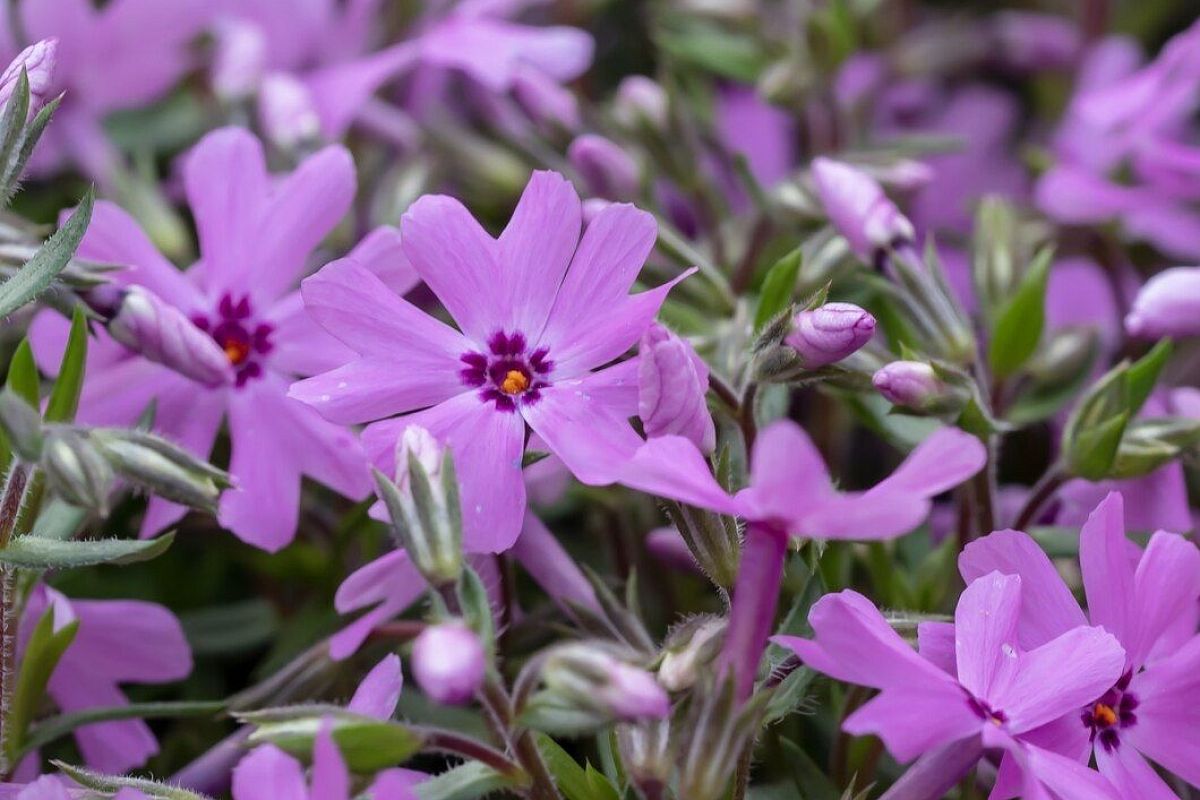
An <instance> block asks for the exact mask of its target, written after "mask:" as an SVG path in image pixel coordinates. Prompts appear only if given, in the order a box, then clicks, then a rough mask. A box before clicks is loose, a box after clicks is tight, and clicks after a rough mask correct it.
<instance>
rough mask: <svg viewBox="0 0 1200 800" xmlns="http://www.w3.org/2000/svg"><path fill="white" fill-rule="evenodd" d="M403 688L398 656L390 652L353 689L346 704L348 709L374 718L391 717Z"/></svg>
mask: <svg viewBox="0 0 1200 800" xmlns="http://www.w3.org/2000/svg"><path fill="white" fill-rule="evenodd" d="M403 688H404V675H403V673H401V671H400V656H398V655H396V654H395V653H390V654H389V655H386V656H384V657H383V660H382V661H380V662H379V663H378V664H376V665H375V666H374V668H372V669H371V671H370V672H368V673H367V677H365V678H363V681H362V683H360V684H359V685H358V688H357V689H355V690H354V696H353V697H351V698H350V702H349V703H348V704H347V705H346V707H347V708H348V709H350V710H351V711H354V712H356V713H359V714H365V715H367V716H368V717H375V718H376V719H391V718H392V714H394V713H395V712H396V704H397V703H399V702H400V690H401V689H403Z"/></svg>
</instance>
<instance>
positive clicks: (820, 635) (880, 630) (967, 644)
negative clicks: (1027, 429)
mask: <svg viewBox="0 0 1200 800" xmlns="http://www.w3.org/2000/svg"><path fill="white" fill-rule="evenodd" d="M1023 599H1024V601H1025V602H1024V606H1025V607H1027V608H1029V609H1030V610H1029V612H1028V613H1030V614H1036V613H1039V610H1038V609H1039V603H1038V599H1039V598H1038V596H1037V595H1036V594H1034V593H1033V592H1023V591H1022V581H1021V578H1019V577H1017V576H1014V575H1001V574H999V573H997V572H992V573H990V574H988V575H985V576H983V577H980V578H977V579H975V580H973V581H971V583H970V585H968V586H967V589H966V591H964V592H963V594H962V596H961V597H960V598H959V601H958V607H957V608H956V610H955V614H954V620H955V621H954V626H953V636H950V637H949V638H948V639H947V638H946V637H941V644H942V645H943V647H942V648H941V649H939V651H938V652H939V654H940V655H942V656H943V657H942V658H941V659H939V661H937V662H935V661H933V660H930V659H929V658H927V657H926V656H925V655H924V650H925V647H926V644H925V642H924V641H922V653H921V654H918V653H917V652H914V651H913V649H912V648H911V647H910V646H909V645H908V644H907V643H906V642H905V641H904V640H903V639H902V638H900V635H899V634H897V633H896V632H895V630H893V629H892V627H891V626H890V625H889V624H888V622H887V620H886V619H884V617H883V615H882V614H880V613H879V610H878V609H876V608H875V606H874V605H873V604H872V603H871V601H870V600H868V599H867V598H865V597H863V596H862V595H860V594H858V593H857V592H854V591H851V590H846V591H842V592H838V593H837V594H832V595H826V596H825V597H822V598H821V599H820V600H818V601H817V603H816V605H814V606H813V609H812V611H811V612H810V613H809V617H808V619H809V623H810V624H811V625H812V627H813V631H814V633H815V638H814V639H812V640H809V639H802V638H800V637H796V636H776V637H775V638H774V639H773V641H774V642H775V643H776V644H779V645H781V646H783V647H786V648H788V649H789V650H791V651H792V652H794V653H795V654H796V655H797V656H799V657H800V658H801V660H802V661H803V662H804V663H805V665H807V666H808V667H809V668H811V669H815V670H817V671H818V672H822V673H824V674H826V675H829V676H831V677H833V678H836V679H838V680H842V681H846V682H848V683H856V684H860V685H863V686H870V687H872V688H875V689H879V690H880V693H879V695H878V696H876V697H875V698H874V699H872V700H870V701H869V702H868V703H866V704H865V705H863V706H862V707H860V708H859V709H858V710H857V711H855V712H854V713H853V714H851V715H850V716H849V717H847V718H846V720H845V721H844V722H843V724H842V727H843V729H844V730H846V731H847V732H848V733H851V734H854V735H865V734H875V735H877V736H879V737H880V738H881V739H882V740H883V742H884V744H885V745H886V746H887V748H888V750H889V752H891V753H892V755H893V756H895V757H896V759H897V760H898V761H901V762H907V761H910V760H912V759H913V758H916V757H917V756H919V755H922V754H924V753H927V752H930V751H932V750H935V749H937V748H940V747H942V746H945V745H948V744H951V743H956V742H957V743H959V744H958V745H957V746H966V743H967V742H968V741H971V740H974V739H976V738H978V739H979V740H981V741H982V744H983V746H984V747H985V748H987V749H998V750H1002V751H1003V752H1004V754H1005V762H1006V763H1007V764H1009V765H1011V766H1010V767H1009V769H1012V770H1013V772H1012V773H1011V776H1012V778H1014V779H1015V781H1016V783H1015V784H1005V786H1006V788H1011V789H1012V790H1013V794H996V795H995V796H1000V797H1011V796H1014V794H1016V793H1019V794H1020V795H1021V796H1023V797H1046V796H1047V792H1051V793H1053V795H1052V796H1054V797H1062V798H1079V800H1083V798H1096V799H1097V800H1099V798H1112V799H1113V800H1116V798H1117V797H1118V795H1117V794H1116V793H1115V792H1114V791H1113V790H1112V788H1111V787H1110V786H1109V784H1108V782H1107V781H1106V780H1105V779H1104V778H1103V777H1101V776H1100V775H1098V774H1097V773H1095V772H1093V771H1092V770H1090V769H1088V768H1087V766H1086V765H1085V764H1082V763H1080V762H1078V761H1076V760H1075V759H1074V758H1072V757H1068V756H1066V755H1063V754H1061V753H1059V752H1056V751H1055V750H1053V749H1050V748H1047V747H1046V746H1045V744H1044V743H1043V741H1042V736H1041V735H1040V734H1041V732H1042V729H1044V728H1045V727H1046V726H1048V725H1051V724H1053V723H1055V722H1056V721H1058V720H1063V719H1068V718H1070V719H1073V720H1075V721H1076V722H1077V721H1078V709H1079V708H1081V707H1082V706H1083V705H1084V704H1087V703H1088V702H1090V701H1091V700H1093V699H1094V698H1095V697H1097V696H1098V695H1099V694H1100V693H1102V692H1104V691H1105V690H1106V688H1107V687H1108V686H1111V685H1112V683H1113V682H1115V681H1116V680H1117V679H1118V678H1119V677H1120V675H1121V670H1122V665H1123V663H1124V658H1125V655H1124V652H1123V651H1122V650H1121V646H1120V644H1118V642H1117V640H1116V639H1115V638H1114V637H1113V636H1112V635H1110V634H1108V633H1106V632H1105V631H1104V630H1102V629H1100V628H1089V627H1086V626H1085V625H1083V624H1082V623H1081V624H1080V625H1078V626H1074V627H1071V628H1069V629H1067V630H1066V631H1065V632H1063V633H1061V634H1060V635H1057V636H1055V637H1053V638H1050V639H1048V640H1047V641H1045V642H1044V643H1043V644H1041V645H1040V646H1038V647H1035V648H1028V649H1026V647H1025V646H1024V645H1023V644H1021V643H1019V639H1018V633H1017V630H1018V622H1019V619H1020V615H1021V609H1022V607H1023V604H1022V600H1023ZM946 627H949V626H948V625H947V626H946ZM1003 771H1004V768H1002V772H1003ZM1002 777H1004V776H1002Z"/></svg>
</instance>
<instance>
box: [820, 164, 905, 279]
mask: <svg viewBox="0 0 1200 800" xmlns="http://www.w3.org/2000/svg"><path fill="white" fill-rule="evenodd" d="M812 179H813V183H814V185H815V186H816V189H817V194H818V195H819V196H820V198H821V203H822V204H823V205H824V206H825V213H827V214H828V215H829V221H830V222H832V223H833V226H834V227H835V228H837V230H838V233H840V234H842V236H844V237H845V238H846V241H848V242H849V243H850V248H851V249H852V250H854V252H855V254H856V255H858V257H859V258H861V259H863V260H864V261H866V262H868V263H872V262H874V261H875V259H876V254H877V253H879V252H880V251H882V250H884V249H885V248H888V247H897V246H899V245H901V244H907V243H910V242H912V241H913V239H914V238H915V236H916V232H915V231H914V230H913V226H912V223H911V222H909V221H908V218H907V217H905V216H904V215H903V214H901V213H900V210H899V209H898V208H896V205H895V203H893V202H892V201H891V200H889V199H888V197H887V195H885V194H884V193H883V189H882V188H880V186H879V184H878V183H876V182H875V181H874V180H872V178H871V177H870V176H869V175H867V174H866V173H864V172H862V171H861V170H858V169H856V168H854V167H851V166H850V165H848V164H843V163H842V162H840V161H833V160H832V159H828V158H817V159H815V160H814V161H813V164H812Z"/></svg>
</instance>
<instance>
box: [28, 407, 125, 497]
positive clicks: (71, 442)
mask: <svg viewBox="0 0 1200 800" xmlns="http://www.w3.org/2000/svg"><path fill="white" fill-rule="evenodd" d="M41 468H42V472H44V473H45V475H46V483H47V485H48V486H49V487H50V490H51V491H52V492H54V493H55V494H56V495H58V496H59V497H61V498H62V499H63V500H65V501H66V502H68V503H70V504H71V505H73V506H79V507H80V508H85V509H88V510H89V511H94V512H96V513H97V514H99V515H101V516H104V515H105V514H107V513H108V494H109V491H110V489H111V488H112V482H113V470H112V466H111V465H110V464H109V463H108V459H106V458H105V456H104V454H103V453H102V452H101V451H100V449H99V448H98V447H96V445H95V444H94V443H93V442H92V441H91V440H90V439H89V438H88V437H87V436H86V435H85V434H83V433H82V432H80V431H78V430H76V429H74V428H69V427H58V426H55V427H53V428H51V429H50V430H49V432H48V433H47V435H46V441H45V446H44V447H43V448H42V458H41Z"/></svg>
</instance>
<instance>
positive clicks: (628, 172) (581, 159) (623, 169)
mask: <svg viewBox="0 0 1200 800" xmlns="http://www.w3.org/2000/svg"><path fill="white" fill-rule="evenodd" d="M567 158H568V159H570V161H571V166H573V167H575V169H577V170H579V174H580V175H582V176H583V179H584V181H585V182H586V183H587V186H588V190H589V191H590V192H591V193H592V194H594V195H598V196H600V197H605V198H608V199H609V200H629V199H630V198H632V197H633V196H634V195H636V194H637V190H638V166H637V163H636V162H634V160H633V158H631V157H630V155H629V154H628V153H626V152H625V151H624V150H622V149H621V148H620V147H619V146H618V145H617V144H616V143H615V142H613V141H611V140H609V139H605V138H604V137H603V136H597V135H596V134H594V133H588V134H584V135H583V136H580V137H578V138H576V139H575V141H573V142H571V146H570V147H569V148H568V149H567Z"/></svg>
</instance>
